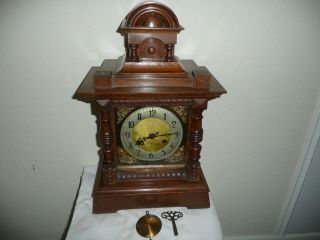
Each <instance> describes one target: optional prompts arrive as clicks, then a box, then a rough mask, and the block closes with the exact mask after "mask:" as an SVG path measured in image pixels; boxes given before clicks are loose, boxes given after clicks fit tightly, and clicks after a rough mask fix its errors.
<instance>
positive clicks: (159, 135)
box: [156, 132, 179, 137]
mask: <svg viewBox="0 0 320 240" xmlns="http://www.w3.org/2000/svg"><path fill="white" fill-rule="evenodd" d="M178 134H179V132H173V133H163V134H158V135H157V136H156V137H166V136H171V135H177V136H178Z"/></svg>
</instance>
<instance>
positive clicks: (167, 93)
mask: <svg viewBox="0 0 320 240" xmlns="http://www.w3.org/2000/svg"><path fill="white" fill-rule="evenodd" d="M117 63H118V60H116V59H106V60H104V61H103V63H102V65H101V66H100V67H92V68H91V69H90V70H89V72H88V73H87V75H86V77H85V78H84V80H83V82H82V84H81V85H80V87H79V88H78V90H77V91H76V93H75V95H74V97H75V98H76V99H79V100H82V101H86V102H87V101H90V100H96V99H111V100H112V99H115V100H119V99H124V98H125V99H142V98H146V99H148V98H153V99H154V98H168V97H171V98H187V99H190V98H207V99H208V100H209V99H214V98H217V97H220V96H221V95H222V94H224V93H226V90H225V89H224V88H223V87H222V86H221V84H220V83H219V82H218V81H217V80H216V79H215V78H214V77H213V75H212V74H211V73H210V72H209V71H208V70H207V69H206V68H205V67H199V66H197V65H196V63H195V62H194V61H193V60H182V61H181V63H183V64H184V68H185V69H186V71H187V72H188V75H189V76H193V78H194V76H198V77H201V78H203V79H205V80H206V81H208V82H209V84H208V87H206V88H196V87H194V86H190V87H188V86H184V85H185V83H183V84H181V85H182V86H180V85H179V81H180V79H176V78H174V77H172V78H170V74H167V76H166V79H161V78H157V79H156V81H157V82H156V84H155V82H154V81H155V74H154V73H149V74H148V73H145V74H143V75H142V74H141V73H140V74H139V75H135V77H137V76H139V77H141V79H139V80H137V79H133V78H131V79H130V78H127V79H123V80H122V83H123V85H122V86H121V87H113V88H106V89H104V90H97V89H95V78H96V77H97V75H96V73H97V72H99V73H110V72H111V73H112V72H113V71H115V68H116V67H117ZM132 75H134V73H132ZM130 81H131V82H136V84H135V85H134V86H133V83H130ZM161 81H166V82H167V83H168V81H170V82H171V86H168V85H163V84H162V83H161ZM137 82H140V85H139V84H137ZM126 83H128V84H127V85H129V86H127V85H126ZM141 83H145V85H147V86H144V85H143V84H141ZM152 84H153V86H152ZM133 93H134V94H133Z"/></svg>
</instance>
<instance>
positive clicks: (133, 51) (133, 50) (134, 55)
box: [129, 44, 139, 62]
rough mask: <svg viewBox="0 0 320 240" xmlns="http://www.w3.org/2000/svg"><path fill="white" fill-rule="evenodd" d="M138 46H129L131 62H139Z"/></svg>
mask: <svg viewBox="0 0 320 240" xmlns="http://www.w3.org/2000/svg"><path fill="white" fill-rule="evenodd" d="M138 47H139V45H138V44H129V59H130V61H131V62H139V56H138Z"/></svg>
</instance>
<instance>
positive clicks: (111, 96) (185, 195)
mask: <svg viewBox="0 0 320 240" xmlns="http://www.w3.org/2000/svg"><path fill="white" fill-rule="evenodd" d="M181 30H183V27H182V26H181V25H180V24H179V22H178V19H177V17H176V15H175V14H174V12H173V11H172V10H171V9H170V8H168V7H167V6H165V5H162V4H160V3H156V2H147V3H143V4H140V5H138V6H137V7H135V8H134V9H133V10H132V11H131V12H129V13H128V15H127V16H126V17H125V19H124V20H123V21H122V23H121V25H120V27H119V29H118V32H119V33H120V34H121V35H122V36H123V37H124V43H125V50H126V51H125V54H124V55H123V56H121V57H119V58H118V59H107V60H104V61H103V63H102V65H101V66H99V67H92V68H91V69H90V70H89V72H88V74H87V75H86V77H85V78H84V80H83V82H82V83H81V85H80V87H79V88H78V90H77V91H76V93H75V97H76V98H77V99H79V100H81V101H85V102H89V103H90V104H91V105H92V109H93V112H94V113H95V114H96V115H97V118H98V121H97V122H98V134H97V140H98V141H97V142H98V144H99V147H100V151H99V152H100V156H101V157H100V161H99V164H98V168H97V174H96V179H95V183H94V187H93V192H92V197H93V213H105V212H115V211H117V210H120V209H130V208H150V207H170V206H185V207H188V208H207V207H209V195H208V193H209V188H208V185H207V183H206V180H205V177H204V175H203V172H202V170H201V165H200V151H201V145H200V142H201V141H202V135H203V130H202V124H201V122H202V112H203V111H204V110H205V109H206V107H207V102H208V101H209V100H211V99H214V98H217V97H219V96H220V95H222V94H224V93H226V91H225V89H224V88H223V87H222V86H221V85H220V84H219V82H218V81H217V80H216V79H215V78H214V77H213V76H212V75H211V73H210V72H209V71H208V70H207V69H206V68H205V67H202V66H198V65H197V64H196V63H195V62H194V61H192V60H180V59H179V58H178V57H177V56H175V54H174V48H175V44H176V41H177V34H178V33H179V32H180V31H181Z"/></svg>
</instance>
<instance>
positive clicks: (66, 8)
mask: <svg viewBox="0 0 320 240" xmlns="http://www.w3.org/2000/svg"><path fill="white" fill-rule="evenodd" d="M136 3H138V1H125V0H120V1H110V0H103V1H102V0H101V1H85V0H80V1H79V0H77V1H76V0H69V1H34V0H33V1H1V2H0V89H1V94H0V112H1V118H0V124H1V125H0V154H1V155H0V156H1V157H0V161H1V162H0V164H1V167H0V189H1V199H0V204H1V209H2V210H1V214H0V220H1V224H0V236H1V238H2V239H59V238H60V237H61V235H62V233H63V230H64V228H65V226H66V223H67V220H68V216H69V213H70V211H71V207H72V203H73V200H74V198H75V194H76V191H77V187H78V184H79V178H80V175H81V171H82V167H83V166H84V165H86V164H90V163H96V162H97V160H98V155H97V150H98V149H97V146H96V144H95V133H96V125H95V117H94V116H92V115H90V107H89V105H88V104H85V103H83V102H79V101H76V100H73V99H72V95H73V93H74V92H75V90H76V89H77V87H78V86H79V84H80V83H81V81H82V79H83V78H84V76H85V75H86V73H87V71H88V70H89V68H90V67H91V66H92V65H100V64H101V62H102V60H103V59H105V58H116V57H118V56H120V55H122V54H123V52H124V47H123V39H122V37H121V36H120V35H119V34H118V33H116V30H117V28H118V26H119V24H120V22H121V20H122V19H123V18H124V17H125V15H126V14H127V13H128V12H129V11H130V10H131V9H132V7H133V6H134V5H135V4H136ZM163 3H166V4H167V5H169V6H170V7H171V8H172V9H173V10H174V11H175V13H176V15H177V16H178V19H179V21H180V23H181V25H182V26H184V27H185V30H184V31H182V32H181V33H180V34H179V36H178V44H177V47H176V55H177V56H179V57H180V58H184V59H187V58H192V59H195V61H196V62H197V63H198V64H200V65H205V66H207V68H208V69H209V70H210V71H211V72H212V73H213V74H214V75H215V77H216V78H217V79H218V80H219V81H220V82H221V84H222V85H223V86H224V87H225V88H226V89H227V91H228V94H227V95H223V96H222V97H221V98H220V99H217V100H214V101H212V102H210V104H209V107H208V110H207V111H206V112H205V114H204V115H205V116H204V126H203V127H204V142H203V151H202V160H201V161H202V165H203V168H204V169H205V174H206V177H207V180H208V183H209V185H210V188H211V195H212V197H213V198H214V201H215V205H216V208H217V211H218V214H219V216H220V220H221V222H222V227H223V229H224V233H225V235H227V236H231V235H253V234H272V232H273V229H274V227H275V225H276V223H277V219H278V217H279V214H280V211H281V209H282V206H283V201H284V199H285V196H286V194H287V191H288V186H289V182H290V179H291V177H292V174H293V171H294V169H295V167H296V164H297V161H298V158H299V152H300V150H301V148H302V147H303V144H304V141H305V140H304V138H305V132H306V129H307V127H308V124H309V121H310V117H311V115H312V112H313V108H314V106H315V103H316V100H317V98H318V97H319V96H320V81H319V76H320V66H319V63H320V46H319V42H320V30H319V25H320V16H319V14H318V13H319V11H320V4H319V2H317V1H289V0H288V1H275V0H273V1H267V0H265V1H262V0H260V1H253V0H252V1H249V0H242V1H218V0H215V1H210V0H198V1H173V0H166V1H163Z"/></svg>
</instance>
